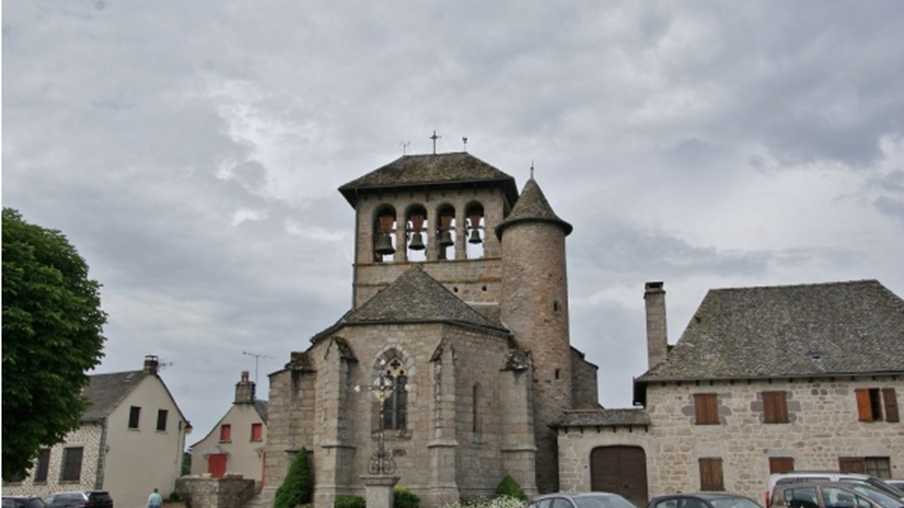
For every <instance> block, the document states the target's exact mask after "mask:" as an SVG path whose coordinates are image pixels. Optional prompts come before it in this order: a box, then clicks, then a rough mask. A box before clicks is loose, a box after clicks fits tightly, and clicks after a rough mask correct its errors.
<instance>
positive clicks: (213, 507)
mask: <svg viewBox="0 0 904 508" xmlns="http://www.w3.org/2000/svg"><path fill="white" fill-rule="evenodd" d="M176 493H177V494H178V495H179V498H180V499H182V500H183V501H184V503H185V506H186V508H241V507H242V506H243V504H244V503H245V501H247V500H249V499H251V498H252V497H253V496H254V494H255V489H254V480H253V479H247V480H246V479H244V478H242V476H241V475H234V476H233V475H226V476H224V477H223V478H204V477H198V476H184V477H182V478H180V479H178V480H176Z"/></svg>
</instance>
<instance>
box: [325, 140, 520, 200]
mask: <svg viewBox="0 0 904 508" xmlns="http://www.w3.org/2000/svg"><path fill="white" fill-rule="evenodd" d="M487 184H490V185H499V186H501V187H502V190H503V192H504V194H505V196H506V197H507V198H508V200H509V202H510V203H513V202H515V200H516V199H517V198H518V189H517V187H515V179H514V178H513V177H512V176H509V175H507V174H505V173H503V172H502V171H500V170H498V169H496V168H495V167H493V166H491V165H489V164H487V163H486V162H483V161H482V160H480V159H478V158H477V157H474V156H473V155H471V154H469V153H467V152H454V153H443V154H427V155H403V156H402V157H400V158H398V159H396V160H394V161H392V162H390V163H389V164H387V165H385V166H383V167H381V168H378V169H375V170H374V171H371V172H370V173H367V174H366V175H364V176H362V177H359V178H357V179H355V180H352V181H351V182H348V183H346V184H345V185H342V186H341V187H339V192H341V193H342V195H343V196H345V199H346V200H347V201H348V202H349V204H351V205H352V206H355V204H356V202H357V199H358V198H357V195H358V194H359V193H363V192H381V191H383V192H385V191H388V190H391V189H399V188H408V187H426V186H429V187H441V188H451V187H462V186H465V185H481V186H484V185H487Z"/></svg>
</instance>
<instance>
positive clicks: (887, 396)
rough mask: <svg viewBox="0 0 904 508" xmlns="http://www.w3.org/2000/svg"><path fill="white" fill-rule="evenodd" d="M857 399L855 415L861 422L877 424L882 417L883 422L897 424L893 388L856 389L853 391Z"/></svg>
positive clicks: (896, 401)
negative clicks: (883, 418)
mask: <svg viewBox="0 0 904 508" xmlns="http://www.w3.org/2000/svg"><path fill="white" fill-rule="evenodd" d="M854 395H855V396H856V398H857V415H858V419H859V420H860V421H861V422H877V421H881V420H882V417H883V409H884V410H885V421H887V422H899V421H901V420H900V416H899V415H898V398H897V395H896V394H895V389H894V388H882V389H879V388H858V389H856V390H854Z"/></svg>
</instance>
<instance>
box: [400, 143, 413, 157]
mask: <svg viewBox="0 0 904 508" xmlns="http://www.w3.org/2000/svg"><path fill="white" fill-rule="evenodd" d="M410 144H411V141H399V145H401V147H402V155H405V151H406V149H407V148H408V145H410Z"/></svg>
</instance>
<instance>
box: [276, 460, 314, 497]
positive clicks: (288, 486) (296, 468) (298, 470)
mask: <svg viewBox="0 0 904 508" xmlns="http://www.w3.org/2000/svg"><path fill="white" fill-rule="evenodd" d="M310 502H311V479H310V474H309V471H308V452H307V450H305V449H304V448H302V449H301V450H299V451H298V455H296V456H295V460H293V461H292V465H291V466H289V472H288V473H287V474H286V478H285V479H284V480H283V482H282V485H280V486H279V488H278V489H276V498H275V499H274V501H273V506H274V508H295V507H296V506H298V505H302V504H307V503H310Z"/></svg>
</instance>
